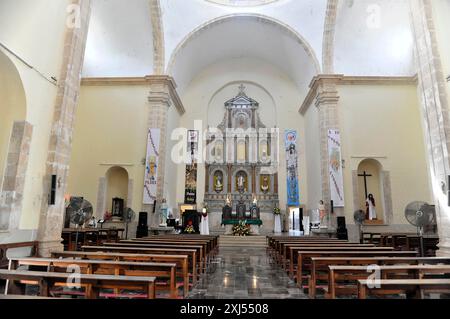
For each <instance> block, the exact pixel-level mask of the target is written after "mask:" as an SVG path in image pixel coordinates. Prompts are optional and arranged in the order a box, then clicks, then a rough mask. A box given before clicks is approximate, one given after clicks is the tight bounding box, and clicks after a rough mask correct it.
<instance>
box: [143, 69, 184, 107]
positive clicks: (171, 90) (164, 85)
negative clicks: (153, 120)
mask: <svg viewBox="0 0 450 319" xmlns="http://www.w3.org/2000/svg"><path fill="white" fill-rule="evenodd" d="M145 82H146V83H148V84H149V85H150V94H149V102H155V103H164V104H167V106H168V107H170V105H171V104H173V105H174V106H175V108H176V109H177V111H178V113H179V114H180V115H183V114H184V113H185V112H186V110H185V108H184V106H183V103H182V102H181V99H180V96H179V95H178V92H177V85H176V83H175V80H174V79H173V78H172V77H171V76H168V75H148V76H146V77H145ZM166 100H168V102H167V101H166Z"/></svg>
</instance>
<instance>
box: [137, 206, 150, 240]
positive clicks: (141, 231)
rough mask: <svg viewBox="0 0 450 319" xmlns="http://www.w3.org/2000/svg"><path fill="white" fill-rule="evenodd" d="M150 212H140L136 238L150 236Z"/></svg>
mask: <svg viewBox="0 0 450 319" xmlns="http://www.w3.org/2000/svg"><path fill="white" fill-rule="evenodd" d="M147 220H148V213H147V212H140V213H139V223H138V227H137V230H136V238H143V237H147V236H148V224H147Z"/></svg>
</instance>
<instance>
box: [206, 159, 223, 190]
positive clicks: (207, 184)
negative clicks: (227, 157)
mask: <svg viewBox="0 0 450 319" xmlns="http://www.w3.org/2000/svg"><path fill="white" fill-rule="evenodd" d="M205 172H206V173H205V195H206V194H208V193H209V174H210V172H209V164H205ZM223 182H224V181H222V183H223Z"/></svg>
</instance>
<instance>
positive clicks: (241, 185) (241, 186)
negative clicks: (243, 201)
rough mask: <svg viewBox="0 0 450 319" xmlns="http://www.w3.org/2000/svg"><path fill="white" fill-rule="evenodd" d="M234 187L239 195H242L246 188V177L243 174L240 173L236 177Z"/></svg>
mask: <svg viewBox="0 0 450 319" xmlns="http://www.w3.org/2000/svg"><path fill="white" fill-rule="evenodd" d="M236 186H237V190H238V191H239V193H244V192H245V191H246V186H247V176H245V173H243V172H240V173H239V174H238V175H237V177H236Z"/></svg>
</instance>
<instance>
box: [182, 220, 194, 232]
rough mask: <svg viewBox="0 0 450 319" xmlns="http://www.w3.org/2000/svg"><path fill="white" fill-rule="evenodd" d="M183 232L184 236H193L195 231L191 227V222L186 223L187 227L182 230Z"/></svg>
mask: <svg viewBox="0 0 450 319" xmlns="http://www.w3.org/2000/svg"><path fill="white" fill-rule="evenodd" d="M184 232H185V233H186V234H193V233H195V229H194V226H193V225H192V221H189V222H188V225H187V226H186V228H185V229H184Z"/></svg>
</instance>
